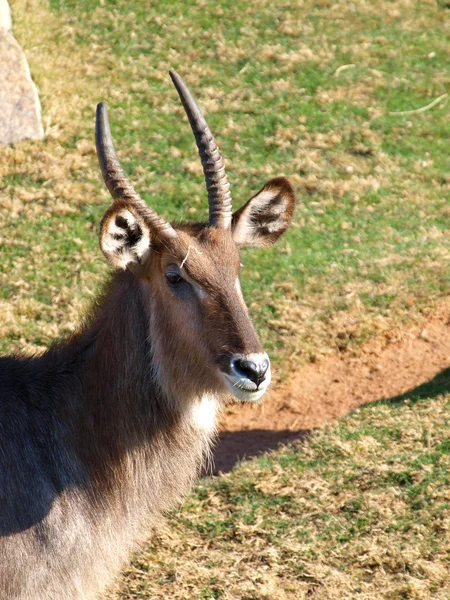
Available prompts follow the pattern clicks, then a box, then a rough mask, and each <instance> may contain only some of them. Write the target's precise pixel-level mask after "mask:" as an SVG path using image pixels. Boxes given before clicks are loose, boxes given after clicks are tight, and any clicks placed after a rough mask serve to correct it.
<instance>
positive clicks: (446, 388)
mask: <svg viewBox="0 0 450 600" xmlns="http://www.w3.org/2000/svg"><path fill="white" fill-rule="evenodd" d="M448 392H450V369H444V370H443V371H441V372H440V373H438V374H437V375H436V376H435V377H433V379H431V380H430V381H426V382H425V383H422V384H421V385H418V386H417V387H415V388H413V389H412V390H408V391H407V392H405V393H404V394H401V395H400V396H393V397H392V398H384V399H382V400H377V401H376V402H372V406H376V405H377V404H389V405H391V406H393V405H396V404H404V403H405V402H409V403H410V404H415V403H416V402H419V401H420V400H424V399H426V398H436V396H439V395H440V394H447V393H448Z"/></svg>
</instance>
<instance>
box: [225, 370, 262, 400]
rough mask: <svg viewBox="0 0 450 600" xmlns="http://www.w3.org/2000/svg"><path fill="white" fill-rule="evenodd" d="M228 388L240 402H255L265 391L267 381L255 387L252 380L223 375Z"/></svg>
mask: <svg viewBox="0 0 450 600" xmlns="http://www.w3.org/2000/svg"><path fill="white" fill-rule="evenodd" d="M224 379H225V383H226V386H227V388H228V390H229V391H230V392H231V393H232V394H233V396H234V397H235V398H236V400H240V401H241V402H256V401H257V400H259V399H260V398H262V396H263V395H264V394H265V393H266V392H267V388H268V387H269V386H268V383H267V384H265V385H262V386H260V387H259V388H256V385H255V384H254V383H253V381H250V380H249V379H248V380H242V379H240V380H236V381H234V379H233V378H232V377H230V376H227V375H225V377H224Z"/></svg>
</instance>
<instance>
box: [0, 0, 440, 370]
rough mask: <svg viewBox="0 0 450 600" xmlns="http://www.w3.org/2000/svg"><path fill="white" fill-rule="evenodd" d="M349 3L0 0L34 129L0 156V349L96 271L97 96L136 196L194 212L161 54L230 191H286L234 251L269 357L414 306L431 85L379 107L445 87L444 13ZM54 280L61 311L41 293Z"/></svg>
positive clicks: (179, 124) (194, 183)
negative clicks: (205, 125)
mask: <svg viewBox="0 0 450 600" xmlns="http://www.w3.org/2000/svg"><path fill="white" fill-rule="evenodd" d="M366 4H367V3H365V2H356V3H353V4H349V3H347V2H332V3H330V2H319V3H317V2H311V1H307V2H302V3H301V5H300V4H298V3H294V2H292V3H289V2H288V3H283V4H281V5H279V6H277V7H273V6H272V5H271V4H270V3H266V2H264V1H259V2H256V3H250V4H247V3H243V2H242V3H241V2H237V3H232V4H230V3H226V2H219V3H218V4H214V6H213V5H211V4H210V3H208V2H204V3H197V2H187V3H183V6H182V7H181V6H180V5H179V4H178V3H171V2H164V3H158V4H152V5H149V4H148V3H142V2H137V1H135V2H126V3H125V2H123V1H118V2H114V3H111V2H97V1H93V0H82V1H80V2H76V3H75V2H66V1H63V0H52V2H51V3H50V5H47V4H46V3H45V2H43V0H33V2H32V3H31V4H30V2H27V3H25V2H22V1H18V2H16V3H15V4H14V6H13V16H14V20H15V32H16V35H17V36H18V38H19V39H20V41H21V43H22V44H23V46H24V48H25V50H26V51H27V55H28V58H29V62H30V66H31V70H32V73H33V76H34V79H35V81H36V83H37V85H38V87H39V90H40V94H41V100H42V104H43V109H44V120H45V125H46V132H47V138H46V140H44V141H43V142H42V143H39V144H26V143H25V144H19V145H17V147H16V148H9V149H6V150H3V151H2V152H1V156H2V162H1V165H2V166H1V167H0V176H1V177H2V181H3V184H2V190H1V197H0V202H1V207H2V217H1V219H2V236H1V237H2V256H5V259H2V261H3V260H4V264H5V268H4V273H3V275H2V284H4V291H3V292H2V300H1V301H2V303H3V304H5V305H6V306H5V307H6V310H5V314H7V313H8V314H9V315H10V316H9V317H8V318H7V320H6V322H5V321H4V319H2V318H1V317H0V319H1V320H0V331H1V332H2V336H1V339H2V342H1V349H2V350H4V351H5V350H9V349H11V348H13V349H18V348H22V347H23V345H24V343H25V344H26V345H27V346H28V347H30V348H35V349H39V348H41V347H43V346H46V345H48V343H50V341H51V340H52V339H53V338H54V337H55V335H58V334H64V333H65V332H66V331H67V330H70V329H73V327H75V323H76V319H74V317H73V316H72V315H75V314H76V313H78V310H79V303H80V302H81V303H83V302H87V301H89V298H90V297H91V296H92V294H93V293H95V291H96V290H97V289H98V282H99V280H101V279H102V278H103V276H104V274H105V271H106V269H105V266H104V264H103V262H102V260H101V259H100V256H99V253H98V249H97V240H96V230H97V223H98V221H99V219H100V217H101V215H102V213H103V211H104V210H105V208H106V207H107V205H108V201H109V200H108V196H107V193H106V192H105V190H104V189H103V188H104V186H103V185H102V183H101V182H100V178H99V174H98V167H97V164H96V159H95V155H94V150H93V116H94V107H95V104H96V102H97V101H99V100H106V101H107V102H108V104H109V108H110V117H111V121H112V126H113V133H114V136H115V138H116V140H117V142H118V146H119V148H120V154H121V156H122V157H123V161H124V164H125V166H126V169H127V171H128V173H129V174H130V175H131V177H132V178H133V180H134V181H135V182H136V186H137V187H138V189H139V190H140V191H141V193H142V195H143V196H144V197H145V198H146V200H147V201H148V202H150V203H151V204H152V206H153V207H154V208H155V209H157V210H158V211H161V212H162V213H164V215H166V216H168V217H170V218H188V217H191V218H193V219H199V218H200V219H202V218H204V217H205V215H206V207H205V194H204V191H203V182H202V176H201V171H200V166H199V161H198V159H197V157H196V151H195V149H194V143H193V140H192V135H191V134H190V131H189V127H188V124H187V122H186V119H185V117H184V115H183V110H182V108H181V107H180V105H179V102H178V100H177V97H176V93H175V91H174V89H173V88H172V84H171V82H170V80H169V78H168V75H167V71H168V69H169V68H171V67H175V68H177V69H178V70H179V71H180V72H181V73H182V74H183V75H184V76H185V77H186V79H187V81H188V83H189V84H190V86H191V87H192V89H193V90H194V91H195V94H196V96H197V97H198V100H199V102H200V104H201V106H202V107H203V108H204V110H205V111H206V112H207V114H208V118H209V121H210V124H211V127H212V128H213V130H214V131H215V132H216V136H217V138H218V141H219V143H220V146H221V148H222V151H223V153H224V155H225V157H226V162H227V167H228V172H229V177H230V180H231V182H232V185H233V190H234V197H235V203H236V205H239V204H241V203H242V202H243V201H245V200H246V198H247V197H248V196H250V195H251V194H252V193H254V192H255V191H257V190H258V189H259V188H260V187H261V186H262V184H263V183H264V181H265V180H267V179H268V178H269V177H271V176H275V175H278V174H282V173H284V174H286V175H288V176H289V177H290V178H291V180H292V182H293V183H294V185H295V187H296V190H297V194H298V198H299V206H298V209H297V213H296V219H295V223H294V227H293V229H292V230H291V232H289V233H288V235H287V236H286V239H285V240H284V242H283V243H282V244H281V246H277V247H275V248H273V249H270V250H264V251H249V252H245V253H244V263H245V266H246V269H245V272H244V275H243V288H244V293H245V295H246V297H247V298H248V299H249V304H250V305H251V310H252V313H253V314H254V316H255V320H256V324H257V326H258V329H259V330H260V332H261V335H262V337H263V338H264V340H265V342H266V346H267V348H268V350H269V351H270V353H271V355H272V356H273V357H274V359H275V361H276V362H277V363H278V371H279V372H283V370H284V369H285V367H286V365H288V363H289V362H294V363H302V362H304V361H306V360H308V358H309V357H310V356H311V355H313V356H315V357H317V356H320V355H321V354H324V353H327V352H329V351H334V350H335V349H336V347H340V346H342V342H341V340H342V339H346V340H349V343H350V344H353V345H355V344H356V345H357V344H359V343H361V341H363V340H364V339H367V337H368V336H370V335H373V334H374V333H375V332H376V329H375V328H374V323H377V327H380V324H381V327H382V328H383V329H385V330H388V329H389V328H390V327H391V326H392V324H393V323H398V322H399V321H405V320H406V321H408V320H414V319H420V318H422V315H423V313H424V312H425V313H427V312H429V311H430V310H432V309H433V308H434V307H435V305H436V302H438V301H439V299H440V298H442V297H445V296H446V295H447V294H448V291H449V286H450V281H449V277H448V274H447V269H446V268H445V265H446V259H447V258H448V256H449V242H448V239H447V236H446V234H445V232H446V223H447V220H448V215H449V212H448V198H449V187H450V183H449V180H448V170H447V165H448V162H447V160H448V147H447V145H446V144H445V140H446V127H447V116H448V98H446V97H444V98H443V99H442V101H441V102H439V103H438V104H437V105H436V106H434V107H433V108H432V109H430V110H429V111H426V112H424V113H413V114H409V115H395V114H391V113H392V112H395V111H405V110H414V109H417V108H419V107H422V106H425V105H427V104H429V103H430V101H431V100H433V99H435V98H437V97H439V96H442V95H443V94H445V92H446V89H447V88H446V86H447V84H448V72H447V69H446V64H447V61H448V54H449V51H448V44H447V37H446V33H447V29H446V16H447V14H448V9H447V8H446V7H445V5H443V4H435V3H433V2H430V3H429V2H424V3H423V2H422V3H417V2H412V1H411V2H409V1H405V2H402V3H401V5H397V6H396V5H394V4H393V3H391V2H381V1H380V2H376V3H371V5H370V6H366ZM31 5H32V6H33V19H32V20H30V19H29V18H28V12H27V11H28V8H29V7H30V6H31ZM344 25H345V26H344ZM26 240H33V241H34V240H38V246H40V247H41V248H42V249H43V252H42V254H39V253H37V255H36V253H35V252H34V251H33V247H32V244H31V243H28V244H27V243H26ZM17 244H19V247H17ZM82 273H84V274H85V273H89V274H90V276H89V277H88V278H85V279H84V280H83V281H81V280H80V276H81V275H80V274H82ZM86 279H87V280H86ZM23 282H26V284H27V286H30V287H29V288H28V289H23V287H22V286H23V285H24V283H23ZM61 283H63V285H65V287H66V288H67V293H66V299H65V304H66V305H68V306H69V307H70V310H69V312H70V316H69V318H67V316H66V314H65V312H64V311H59V312H58V311H55V307H54V302H53V298H54V297H55V295H57V294H58V290H59V288H60V287H61ZM21 290H22V291H21ZM17 291H19V293H16V292H17ZM25 297H26V298H29V297H33V298H34V299H36V298H38V299H39V301H40V305H39V308H38V313H37V315H36V316H37V318H35V319H34V320H33V321H32V322H28V323H27V324H26V325H25V324H23V325H24V326H25V330H24V329H23V326H22V324H21V325H19V326H17V327H16V321H17V320H19V321H20V310H21V309H20V307H19V308H17V302H18V303H19V304H20V303H21V302H22V301H23V299H24V298H25ZM36 308H37V307H36ZM17 310H18V311H19V314H17ZM377 317H381V318H380V319H378V320H377ZM50 323H51V324H52V326H51V327H50V328H48V325H49V324H50Z"/></svg>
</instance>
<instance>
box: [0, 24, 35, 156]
mask: <svg viewBox="0 0 450 600" xmlns="http://www.w3.org/2000/svg"><path fill="white" fill-rule="evenodd" d="M0 107H1V108H0V145H4V146H5V145H7V144H12V143H13V142H18V141H20V140H25V139H28V140H38V139H41V138H42V137H44V130H43V127H42V122H41V105H40V102H39V96H38V94H37V90H36V87H35V85H34V83H33V81H32V80H31V75H30V70H29V68H28V63H27V59H26V58H25V55H24V53H23V51H22V49H21V47H20V46H19V44H18V43H17V42H16V40H15V39H14V37H13V36H12V34H11V33H9V31H7V30H6V29H4V28H0Z"/></svg>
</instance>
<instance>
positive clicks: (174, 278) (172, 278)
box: [165, 271, 184, 285]
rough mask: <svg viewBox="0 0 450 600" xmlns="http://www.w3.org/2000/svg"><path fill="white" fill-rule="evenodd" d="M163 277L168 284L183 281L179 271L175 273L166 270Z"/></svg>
mask: <svg viewBox="0 0 450 600" xmlns="http://www.w3.org/2000/svg"><path fill="white" fill-rule="evenodd" d="M165 278H166V281H167V283H168V284H169V285H177V284H179V283H182V282H183V281H184V279H183V278H182V277H181V275H180V274H179V273H177V272H176V271H168V272H167V273H166V274H165Z"/></svg>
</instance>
